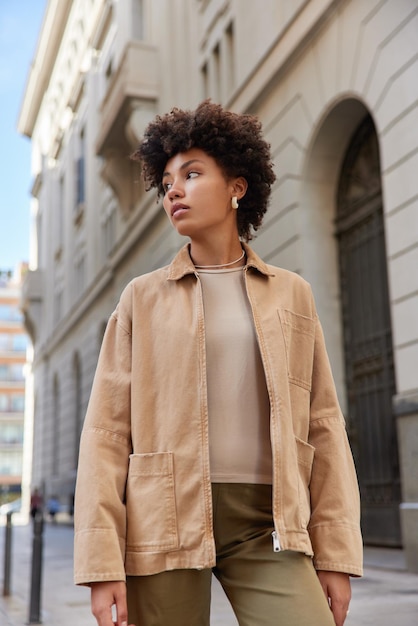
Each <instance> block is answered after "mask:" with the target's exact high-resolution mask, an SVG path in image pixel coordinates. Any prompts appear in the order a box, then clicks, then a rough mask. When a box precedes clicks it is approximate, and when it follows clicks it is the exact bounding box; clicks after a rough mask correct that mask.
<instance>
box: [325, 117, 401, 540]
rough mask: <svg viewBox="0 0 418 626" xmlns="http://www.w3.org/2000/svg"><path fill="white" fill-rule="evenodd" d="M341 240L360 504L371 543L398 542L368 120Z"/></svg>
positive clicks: (383, 283)
mask: <svg viewBox="0 0 418 626" xmlns="http://www.w3.org/2000/svg"><path fill="white" fill-rule="evenodd" d="M336 233H337V237H338V249H339V266H340V284H341V300H342V316H343V329H344V348H345V372H346V386H347V398H348V415H347V425H348V432H349V437H350V441H351V445H352V448H353V453H354V457H355V461H356V466H357V472H358V476H359V482H360V491H361V499H362V528H363V535H364V540H365V543H368V544H375V545H387V546H398V545H400V542H401V540H400V523H399V503H400V481H399V464H398V447H397V438H396V423H395V418H394V414H393V410H392V398H393V396H394V395H395V376H394V364H393V348H392V332H391V319H390V305H389V293H388V280H387V263H386V246H385V235H384V223H383V209H382V190H381V175H380V160H379V146H378V141H377V135H376V131H375V127H374V124H373V120H372V119H371V117H370V116H367V117H366V118H365V119H364V120H363V122H362V123H361V124H360V126H359V127H358V128H357V130H356V131H355V132H354V134H353V137H352V139H351V142H350V145H349V147H348V150H347V153H346V157H345V159H344V163H343V167H342V170H341V175H340V180H339V186H338V199H337V219H336Z"/></svg>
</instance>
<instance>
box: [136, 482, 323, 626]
mask: <svg viewBox="0 0 418 626" xmlns="http://www.w3.org/2000/svg"><path fill="white" fill-rule="evenodd" d="M212 492H213V519H214V535H215V543H216V550H217V563H216V567H214V568H213V570H210V569H208V570H200V571H199V570H192V569H186V570H174V571H170V572H162V573H160V574H154V575H151V576H132V577H128V579H127V594H128V615H129V622H128V623H133V624H135V626H209V624H210V602H211V581H212V574H214V575H215V576H216V577H217V578H218V580H219V581H220V583H221V585H222V587H223V589H224V591H225V593H226V595H227V597H228V599H229V601H230V603H231V606H232V608H233V610H234V613H235V615H236V617H237V620H238V623H239V625H240V626H335V625H334V620H333V618H332V614H331V611H330V609H329V606H328V603H327V601H326V599H325V595H324V593H323V591H322V588H321V585H320V583H319V579H318V577H317V575H316V572H315V569H314V567H313V565H312V560H311V559H310V558H309V557H307V556H306V555H304V554H301V553H298V552H290V551H282V552H274V551H273V543H272V536H271V533H272V531H273V521H272V512H271V502H272V497H271V496H272V494H271V486H270V485H250V484H233V483H222V484H221V483H219V484H218V483H215V484H213V485H212Z"/></svg>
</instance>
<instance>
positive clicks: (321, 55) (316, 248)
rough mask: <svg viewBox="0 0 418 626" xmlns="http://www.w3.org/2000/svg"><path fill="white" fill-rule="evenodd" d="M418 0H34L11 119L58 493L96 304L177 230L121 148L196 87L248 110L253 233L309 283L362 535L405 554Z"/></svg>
mask: <svg viewBox="0 0 418 626" xmlns="http://www.w3.org/2000/svg"><path fill="white" fill-rule="evenodd" d="M417 77H418V4H417V2H416V0H49V2H48V4H47V8H46V13H45V18H44V21H43V26H42V29H41V32H40V34H39V40H38V45H37V49H36V54H35V56H34V61H33V64H32V66H31V68H30V71H29V75H28V80H27V85H26V91H25V94H24V98H23V102H22V106H21V111H20V117H19V130H20V132H21V133H22V134H24V135H27V136H28V137H30V138H31V141H32V173H33V189H32V195H33V199H32V206H31V212H32V218H33V237H32V250H31V258H30V271H29V273H28V275H27V278H26V281H25V285H24V294H23V306H24V313H25V323H26V327H27V329H28V331H29V332H30V335H31V338H32V341H33V344H34V360H33V376H34V379H33V381H34V459H33V481H34V483H35V484H38V485H41V484H42V485H43V489H44V492H45V497H46V498H47V497H48V496H49V495H51V494H57V495H58V496H59V498H60V500H61V502H62V503H64V504H65V503H66V504H68V505H69V506H71V502H72V495H73V490H74V481H75V477H76V466H77V454H78V443H79V437H80V431H81V428H82V424H83V418H84V413H85V409H86V405H87V402H88V398H89V392H90V387H91V383H92V378H93V375H94V370H95V365H96V361H97V357H98V351H99V347H100V343H101V339H102V336H103V332H104V328H105V325H106V321H107V319H108V317H109V315H110V313H111V312H112V310H113V308H114V307H115V305H116V302H117V300H118V298H119V295H120V293H121V291H122V289H123V287H124V286H125V285H126V283H127V282H128V281H129V280H130V279H131V278H133V277H134V276H135V275H138V274H141V273H144V272H147V271H150V270H153V269H154V268H156V267H159V266H161V265H162V264H165V263H168V262H169V261H170V260H171V258H172V257H173V255H174V254H175V252H176V251H177V249H178V248H179V247H180V245H181V244H182V243H183V242H182V241H181V240H180V238H179V237H178V236H177V234H176V233H175V232H174V231H173V230H172V229H171V227H170V225H169V223H168V221H167V219H166V217H165V215H164V212H163V211H162V209H161V203H159V202H157V200H156V196H155V194H153V193H148V194H146V193H145V192H144V187H143V184H142V182H141V178H140V171H139V166H138V164H135V163H132V162H131V161H130V159H129V155H130V153H131V152H132V151H133V150H134V148H135V146H136V144H137V142H138V140H139V138H140V137H141V135H142V132H143V129H144V127H145V125H146V124H147V122H148V121H149V120H150V119H151V118H152V117H153V116H154V115H155V114H157V113H163V112H166V111H168V110H169V109H170V108H172V107H173V106H179V107H186V108H193V107H195V106H196V104H197V103H198V102H199V101H200V100H202V99H204V98H206V97H210V98H212V99H213V100H214V101H217V102H221V103H222V104H223V105H225V106H226V107H228V108H230V109H232V110H236V111H240V112H249V113H254V114H256V115H258V116H259V117H260V119H261V121H262V123H263V127H264V131H265V135H266V137H267V139H268V141H269V142H270V143H271V147H272V153H273V157H274V162H275V167H276V171H277V182H276V184H275V186H274V189H273V194H272V202H271V208H270V210H269V212H268V214H267V216H266V219H265V223H264V226H263V229H262V230H261V231H260V234H259V235H258V237H257V239H256V240H255V241H254V244H253V245H254V247H255V249H256V250H257V251H258V252H259V253H260V254H261V255H262V256H263V257H264V258H265V259H266V260H267V261H268V262H271V263H274V264H278V265H281V266H283V267H286V268H288V269H290V270H293V271H295V272H298V273H300V274H301V275H302V276H303V277H304V278H306V279H307V280H308V281H309V282H310V283H311V284H312V287H313V290H314V293H315V296H316V300H317V304H318V310H319V314H320V317H321V319H322V322H323V326H324V330H325V335H326V339H327V345H328V349H329V353H330V358H331V361H332V366H333V371H334V374H335V380H336V384H337V389H338V393H339V397H340V401H341V404H342V407H343V409H344V412H345V415H346V417H347V425H348V431H349V436H350V441H351V445H352V447H353V451H354V455H355V459H356V464H357V469H358V474H359V481H360V488H361V493H362V525H363V531H364V537H365V541H366V543H369V544H375V545H386V546H400V545H403V546H404V548H405V550H406V553H407V559H408V564H409V567H410V568H411V569H415V570H416V571H418V464H417V463H416V458H417V455H418V271H417V267H418V177H417V175H416V172H417V171H418V79H417Z"/></svg>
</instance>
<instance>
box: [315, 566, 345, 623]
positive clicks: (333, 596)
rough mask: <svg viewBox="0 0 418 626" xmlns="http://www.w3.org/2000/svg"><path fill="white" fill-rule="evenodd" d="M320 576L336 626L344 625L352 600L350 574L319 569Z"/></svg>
mask: <svg viewBox="0 0 418 626" xmlns="http://www.w3.org/2000/svg"><path fill="white" fill-rule="evenodd" d="M317 574H318V578H319V580H320V583H321V585H322V589H323V590H324V593H325V597H326V599H327V601H328V602H329V605H330V608H331V611H332V614H333V616H334V621H335V624H336V626H343V624H344V622H345V618H346V617H347V613H348V607H349V605H350V600H351V584H350V577H349V575H348V574H344V573H342V572H328V571H325V570H319V571H318V572H317Z"/></svg>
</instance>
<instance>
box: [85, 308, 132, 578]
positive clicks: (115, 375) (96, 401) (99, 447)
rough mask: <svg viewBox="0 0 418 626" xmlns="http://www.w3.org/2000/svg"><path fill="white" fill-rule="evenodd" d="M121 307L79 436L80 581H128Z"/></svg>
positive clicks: (126, 335) (125, 341)
mask: <svg viewBox="0 0 418 626" xmlns="http://www.w3.org/2000/svg"><path fill="white" fill-rule="evenodd" d="M128 299H129V298H128ZM125 308H126V307H125ZM121 309H123V307H122V306H121V304H119V305H118V307H117V309H116V311H115V312H114V313H113V314H112V316H111V317H110V319H109V322H108V325H107V328H106V332H105V336H104V339H103V343H102V347H101V350H100V355H99V360H98V364H97V369H96V373H95V377H94V381H93V386H92V390H91V395H90V400H89V405H88V409H87V413H86V418H85V422H84V426H83V431H82V434H81V441H80V455H79V464H78V471H77V484H76V492H75V509H74V527H75V536H74V579H75V583H76V584H89V583H91V582H97V581H106V580H125V570H124V557H125V536H126V515H125V502H124V501H125V486H126V477H127V471H128V462H129V454H130V453H131V434H130V433H131V427H130V417H131V416H130V402H131V401H130V389H131V330H130V323H129V318H128V317H127V315H122V311H121ZM121 318H122V319H121Z"/></svg>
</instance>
